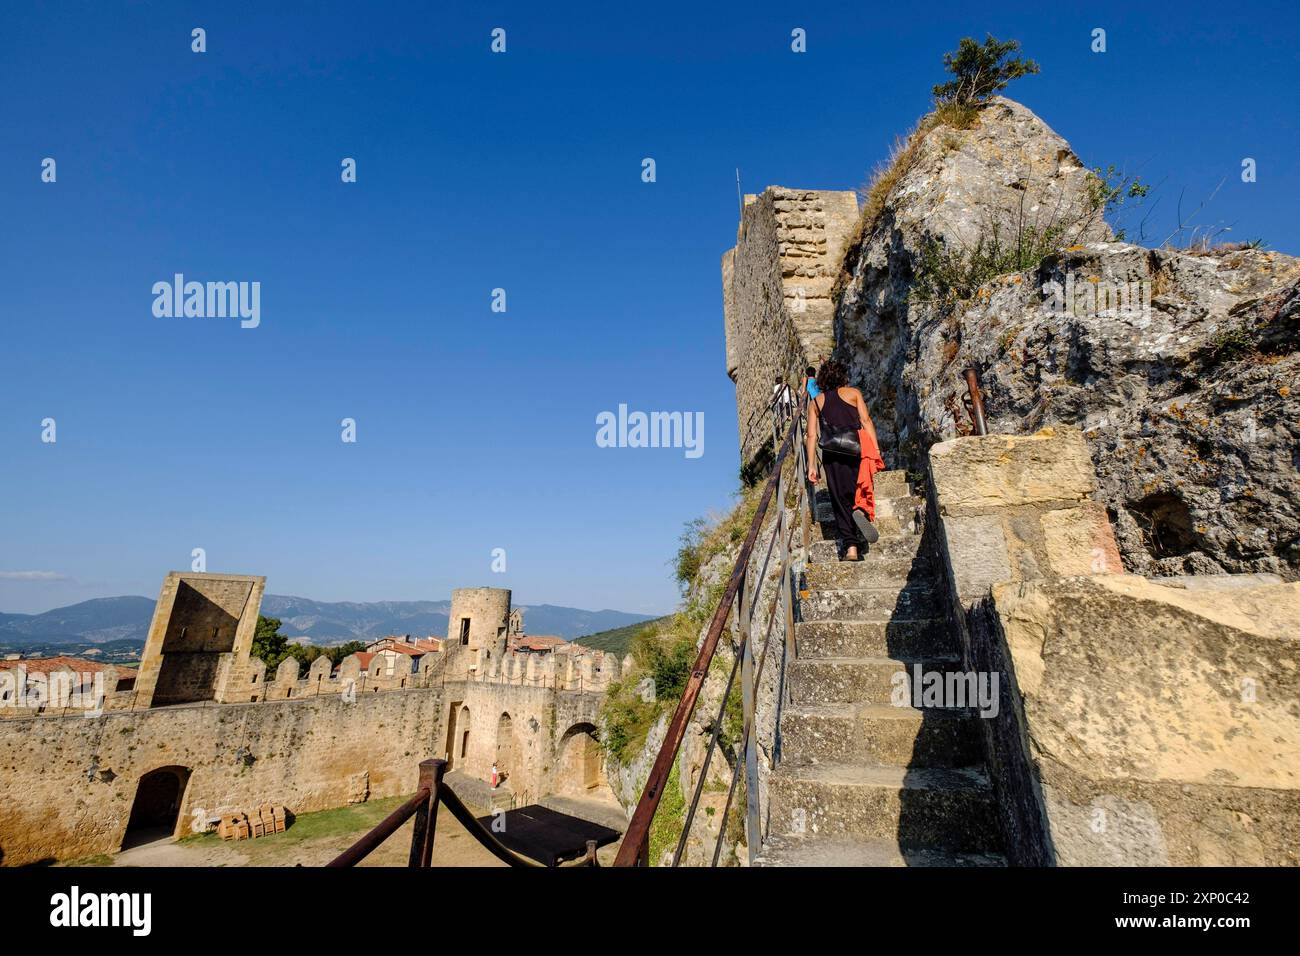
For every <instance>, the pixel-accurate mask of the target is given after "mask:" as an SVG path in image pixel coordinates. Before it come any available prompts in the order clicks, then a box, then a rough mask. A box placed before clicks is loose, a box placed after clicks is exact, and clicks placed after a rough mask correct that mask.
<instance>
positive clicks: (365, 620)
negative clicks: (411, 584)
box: [262, 594, 585, 644]
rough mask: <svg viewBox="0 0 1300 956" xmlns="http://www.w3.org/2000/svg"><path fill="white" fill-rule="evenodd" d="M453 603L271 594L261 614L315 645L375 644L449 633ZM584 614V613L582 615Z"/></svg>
mask: <svg viewBox="0 0 1300 956" xmlns="http://www.w3.org/2000/svg"><path fill="white" fill-rule="evenodd" d="M450 610H451V602H450V601H374V602H370V603H365V604H361V603H356V602H352V601H313V600H310V599H309V598H300V597H285V596H283V595H280V594H268V595H266V596H265V597H263V598H262V613H263V614H264V615H265V616H267V617H278V618H279V619H280V620H281V621H283V622H284V624H283V626H282V627H281V628H280V630H281V632H282V633H284V634H288V635H290V636H292V637H299V636H301V637H309V638H311V640H312V643H313V644H337V643H339V642H342V641H373V640H376V639H377V638H380V637H383V636H384V635H385V634H415V635H418V636H420V637H423V636H424V635H426V634H446V633H447V614H448V612H449V611H450ZM579 613H585V612H579Z"/></svg>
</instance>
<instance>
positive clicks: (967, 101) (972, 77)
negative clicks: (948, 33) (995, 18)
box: [934, 34, 1038, 107]
mask: <svg viewBox="0 0 1300 956" xmlns="http://www.w3.org/2000/svg"><path fill="white" fill-rule="evenodd" d="M1019 49H1020V42H1019V41H1018V40H998V39H996V38H995V37H994V36H993V35H992V34H987V35H986V38H985V40H984V43H983V44H980V43H978V42H976V41H975V40H974V39H972V38H971V37H962V38H961V42H960V43H958V44H957V51H956V52H955V53H945V54H944V55H943V65H944V67H945V69H947V70H948V72H949V73H951V74H952V75H953V79H951V80H949V81H948V82H947V83H939V84H937V85H936V86H935V87H934V98H935V101H936V102H937V103H938V104H939V105H940V106H945V105H949V104H951V105H953V106H957V107H970V106H977V105H979V104H980V103H983V102H985V101H986V100H988V98H989V97H990V96H992V95H993V94H994V93H999V92H1001V91H1002V90H1004V89H1006V88H1007V84H1008V83H1010V82H1011V81H1012V80H1015V79H1018V78H1020V77H1022V76H1027V75H1029V74H1031V73H1037V72H1038V64H1037V63H1035V62H1034V61H1033V60H1022V59H1021V58H1020V57H1011V54H1013V53H1015V52H1017V51H1018V50H1019ZM1008 57H1010V59H1008Z"/></svg>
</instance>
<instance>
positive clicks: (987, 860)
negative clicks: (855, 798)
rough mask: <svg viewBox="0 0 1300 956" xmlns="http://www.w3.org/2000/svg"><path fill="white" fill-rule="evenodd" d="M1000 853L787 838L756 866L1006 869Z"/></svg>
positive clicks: (775, 841)
mask: <svg viewBox="0 0 1300 956" xmlns="http://www.w3.org/2000/svg"><path fill="white" fill-rule="evenodd" d="M1006 865H1007V861H1006V858H1005V857H1003V856H1002V855H1000V854H997V853H961V852H959V851H954V850H941V849H936V848H918V847H912V848H908V849H904V848H902V847H900V846H899V845H898V841H897V840H889V839H881V840H870V839H852V838H850V837H820V836H815V835H814V836H803V837H795V836H783V837H773V838H771V839H769V840H766V841H765V842H764V843H763V850H762V852H761V853H759V855H758V856H757V857H756V858H755V859H754V866H963V867H965V866H1006Z"/></svg>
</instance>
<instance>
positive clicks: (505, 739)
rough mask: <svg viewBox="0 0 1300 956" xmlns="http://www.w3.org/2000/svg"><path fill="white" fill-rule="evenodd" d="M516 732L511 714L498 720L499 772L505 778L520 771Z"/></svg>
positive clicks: (503, 715) (497, 760)
mask: <svg viewBox="0 0 1300 956" xmlns="http://www.w3.org/2000/svg"><path fill="white" fill-rule="evenodd" d="M516 757H517V754H516V748H515V730H514V724H513V723H512V722H511V720H510V715H509V714H504V713H503V714H502V715H501V717H500V718H499V719H498V720H497V749H496V765H497V771H498V772H499V773H500V774H501V775H502V776H503V777H507V778H508V777H509V776H510V775H511V774H513V773H514V772H515V770H516V769H518V768H517V767H516V766H515V763H516Z"/></svg>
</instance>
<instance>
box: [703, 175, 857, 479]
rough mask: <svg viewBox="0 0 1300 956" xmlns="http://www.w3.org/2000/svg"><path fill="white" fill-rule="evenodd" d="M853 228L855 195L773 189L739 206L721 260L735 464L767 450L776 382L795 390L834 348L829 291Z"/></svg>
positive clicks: (770, 436) (745, 461)
mask: <svg viewBox="0 0 1300 956" xmlns="http://www.w3.org/2000/svg"><path fill="white" fill-rule="evenodd" d="M856 219H857V198H856V196H855V195H854V194H853V193H852V192H831V191H825V190H811V189H784V188H781V187H779V186H770V187H768V188H767V189H766V190H764V192H763V193H762V194H761V195H759V196H748V197H746V203H745V207H744V213H743V215H742V217H741V222H740V229H739V232H738V233H737V236H736V247H735V248H734V249H731V250H728V251H727V252H726V253H725V254H724V255H723V258H722V286H723V296H722V297H723V311H724V323H725V329H726V339H727V374H728V375H729V376H731V378H732V380H733V381H734V382H735V383H736V407H737V412H738V417H739V425H740V449H741V463H742V464H748V463H749V462H750V461H751V460H753V458H754V457H755V456H756V455H757V454H758V453H759V452H760V451H761V450H762V449H763V446H764V444H765V443H767V442H770V441H771V438H772V425H771V419H770V415H769V413H768V406H769V405H770V403H771V400H772V387H773V384H774V383H775V380H776V377H777V376H781V377H783V378H784V379H786V380H787V381H789V382H791V383H797V381H798V373H800V372H802V370H803V368H804V367H805V366H807V365H815V364H817V363H818V362H819V361H820V360H822V359H824V358H827V357H829V356H830V353H831V350H832V349H833V348H834V345H835V338H834V323H833V314H834V309H833V306H832V301H831V287H832V285H833V284H834V281H835V276H836V275H837V273H838V269H839V264H840V256H841V251H842V248H843V245H844V242H845V240H846V238H847V237H848V235H849V233H850V231H851V229H852V228H853V225H854V223H855V221H856Z"/></svg>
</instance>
